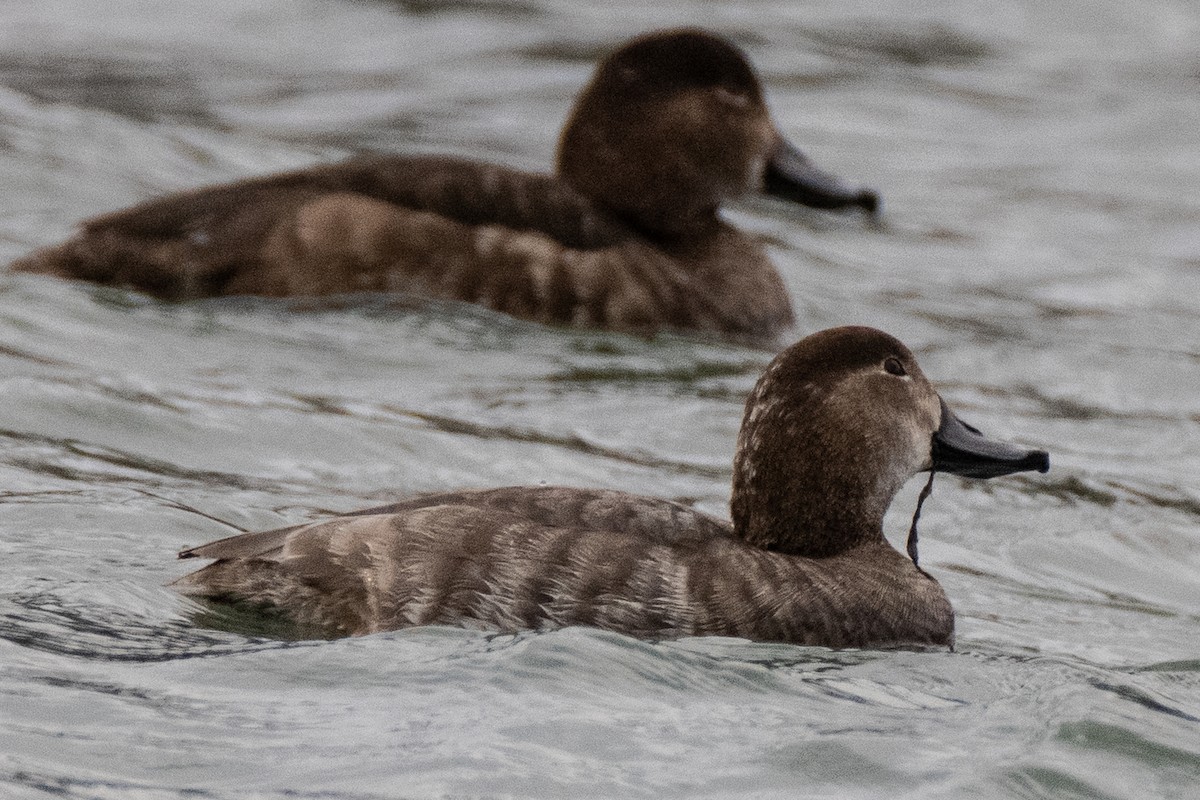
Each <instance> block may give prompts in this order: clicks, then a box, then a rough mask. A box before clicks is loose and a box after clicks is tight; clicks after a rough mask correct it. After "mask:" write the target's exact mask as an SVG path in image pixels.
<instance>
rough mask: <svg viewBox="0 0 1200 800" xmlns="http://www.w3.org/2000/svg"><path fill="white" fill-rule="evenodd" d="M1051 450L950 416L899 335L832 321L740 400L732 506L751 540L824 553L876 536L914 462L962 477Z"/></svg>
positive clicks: (1039, 457) (990, 473) (1006, 468)
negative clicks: (999, 437) (990, 434)
mask: <svg viewBox="0 0 1200 800" xmlns="http://www.w3.org/2000/svg"><path fill="white" fill-rule="evenodd" d="M1049 466H1050V462H1049V456H1048V455H1047V454H1046V452H1045V451H1042V450H1030V449H1027V448H1024V447H1019V446H1016V445H1012V444H1006V443H1003V442H996V441H993V440H990V439H988V438H986V437H984V436H983V435H982V434H981V433H980V432H979V431H978V430H976V429H975V428H972V427H971V426H969V425H967V424H966V423H964V422H962V421H961V420H959V419H958V417H957V416H955V415H954V413H953V412H952V411H951V410H950V408H949V407H948V406H947V405H946V403H945V402H944V401H943V400H942V399H941V397H939V396H938V393H937V392H936V391H935V390H934V388H933V386H932V385H931V384H930V383H929V381H928V379H927V378H926V377H925V374H924V373H923V372H922V371H921V368H920V366H919V365H918V364H917V361H916V359H915V358H914V357H913V354H912V352H911V351H909V349H908V348H907V347H905V346H904V345H903V344H902V343H901V342H899V341H898V340H897V339H895V338H893V337H892V336H889V335H888V334H886V333H883V332H881V331H877V330H874V329H872V328H863V327H845V328H832V329H830V330H826V331H821V332H820V333H816V334H813V335H812V336H808V337H806V338H804V339H802V340H800V341H799V342H797V343H796V344H794V345H792V346H791V347H789V348H788V349H786V350H784V351H783V352H782V353H780V354H779V355H778V356H777V357H776V358H775V359H774V360H773V361H772V362H771V364H770V365H769V366H768V367H767V369H766V371H765V372H764V373H763V375H762V377H761V378H760V379H759V381H758V383H757V385H756V386H755V388H754V390H753V391H752V392H751V394H750V397H749V399H748V400H747V402H746V412H745V416H744V418H743V421H742V429H741V433H740V434H739V437H738V451H737V456H736V458H735V461H734V477H733V498H732V501H731V511H732V514H733V522H734V528H735V529H736V531H737V533H738V535H740V536H741V537H743V538H744V539H746V540H747V541H748V542H750V543H752V544H754V545H756V546H760V547H765V548H767V549H770V550H776V551H780V552H789V553H794V554H796V555H806V556H814V557H820V556H828V555H833V554H835V553H838V552H842V551H844V550H847V549H850V548H851V547H854V546H856V545H858V544H861V543H863V542H866V541H869V540H879V539H881V538H882V536H883V515H884V513H885V512H886V511H887V508H888V506H889V505H890V504H891V502H892V498H893V497H895V495H896V493H897V492H898V491H899V490H900V487H901V486H903V485H904V483H905V482H906V481H908V479H909V478H911V477H912V476H913V475H915V474H916V473H918V472H922V471H926V470H930V469H933V470H936V471H938V472H949V473H953V474H955V475H962V476H965V477H971V478H993V477H997V476H1000V475H1008V474H1011V473H1014V472H1022V471H1026V470H1036V471H1038V472H1045V471H1046V470H1047V469H1049Z"/></svg>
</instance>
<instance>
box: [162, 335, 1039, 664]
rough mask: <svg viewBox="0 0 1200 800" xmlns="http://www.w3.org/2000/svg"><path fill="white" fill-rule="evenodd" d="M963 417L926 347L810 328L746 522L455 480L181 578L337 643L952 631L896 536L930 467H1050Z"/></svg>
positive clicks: (740, 493) (769, 392) (796, 350)
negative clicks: (357, 638)
mask: <svg viewBox="0 0 1200 800" xmlns="http://www.w3.org/2000/svg"><path fill="white" fill-rule="evenodd" d="M1048 468H1049V457H1048V456H1047V454H1046V453H1045V452H1043V451H1040V450H1028V449H1025V448H1022V447H1016V446H1012V445H1008V444H1002V443H997V442H993V441H990V440H988V439H986V438H984V437H983V436H982V435H981V434H980V433H979V432H978V431H976V430H975V429H973V428H971V427H969V426H967V425H965V424H963V423H962V422H960V421H959V420H958V418H957V417H955V416H954V414H953V413H951V411H950V410H949V409H948V408H947V407H946V404H945V403H944V402H942V400H941V399H940V398H939V396H938V394H937V392H936V391H935V390H934V389H933V387H932V386H931V385H930V384H929V381H928V380H926V378H925V376H924V375H923V374H922V372H921V368H920V367H919V366H918V365H917V362H916V360H915V359H914V358H913V355H912V353H911V352H909V350H908V349H907V348H906V347H905V346H904V345H903V344H901V343H900V342H899V341H897V340H896V339H894V338H892V337H891V336H888V335H887V334H885V333H882V332H880V331H877V330H873V329H871V328H857V327H850V328H835V329H831V330H827V331H823V332H821V333H817V334H813V335H812V336H809V337H807V338H805V339H803V340H801V341H800V342H798V343H796V344H794V345H792V346H791V347H789V348H788V349H787V350H785V351H784V352H783V353H781V354H780V355H779V356H778V357H777V358H776V359H775V360H774V361H773V362H772V363H771V364H770V366H769V367H768V368H767V370H766V372H765V373H764V374H763V376H762V378H761V379H760V380H759V381H758V384H757V386H756V387H755V388H754V390H753V392H752V393H751V394H750V397H749V399H748V400H747V402H746V411H745V417H744V419H743V422H742V430H741V434H740V435H739V437H738V443H737V454H736V457H735V459H734V467H733V497H732V501H731V510H732V516H733V521H732V524H730V523H729V522H727V521H725V520H721V519H717V518H714V517H710V516H708V515H706V514H702V513H700V512H698V511H694V510H692V509H690V508H687V507H686V506H682V505H679V504H677V503H674V502H671V501H668V500H662V499H658V498H653V497H640V496H636V495H630V494H625V493H623V492H616V491H603V490H596V489H572V488H565V487H509V488H503V489H484V490H478V491H461V492H448V493H442V494H433V495H426V496H422V497H417V498H414V499H412V500H408V501H406V502H402V503H397V504H394V505H389V506H384V507H381V508H374V509H369V510H366V511H360V512H356V513H354V514H349V515H345V516H341V517H337V518H334V519H331V520H328V521H324V522H315V523H312V524H308V525H297V526H294V527H290V528H283V529H279V530H273V531H265V532H261V533H248V534H243V535H239V536H234V537H231V538H228V539H222V540H220V541H216V542H212V543H211V544H206V545H203V546H201V547H195V548H191V549H189V550H185V551H183V552H182V553H181V554H180V557H181V558H194V557H199V558H213V559H216V561H215V562H214V563H212V564H209V565H208V566H206V567H204V568H203V569H200V570H199V571H197V572H193V573H191V574H189V575H185V576H183V577H182V578H180V579H178V580H177V581H175V582H174V583H173V584H172V585H173V586H174V587H175V588H177V589H178V590H179V591H181V592H184V593H186V594H189V595H194V596H199V597H203V598H209V599H212V600H216V601H226V602H234V603H244V604H250V605H261V606H265V607H270V608H272V609H274V611H275V612H277V613H280V614H282V615H283V616H284V617H285V618H287V619H289V620H291V621H292V622H295V623H297V624H299V625H301V626H304V627H306V628H308V629H310V630H313V631H316V632H319V633H321V634H324V635H331V636H342V635H360V634H368V633H374V632H377V631H386V630H393V629H397V628H406V627H410V626H416V625H459V626H464V627H471V628H481V629H487V630H497V631H517V630H522V629H552V628H561V627H564V626H568V625H587V626H594V627H597V628H605V629H608V630H613V631H620V632H623V633H627V634H630V635H633V636H640V637H649V638H662V637H678V636H703V635H721V636H738V637H744V638H747V639H755V640H763V641H782V642H795V643H800V644H814V645H827V646H831V647H852V646H853V647H865V646H881V645H949V644H952V642H953V636H954V612H953V610H952V609H951V607H950V603H949V601H948V600H947V599H946V595H945V593H944V592H943V591H942V588H941V586H939V585H938V583H937V581H936V580H934V579H933V578H932V577H931V576H930V575H928V574H927V573H926V572H924V571H923V570H921V569H918V568H917V566H916V565H915V564H914V563H913V561H911V560H910V559H909V558H907V557H905V556H904V555H902V554H901V553H899V552H898V551H896V550H895V549H894V548H892V546H891V545H890V544H888V542H887V540H886V539H885V538H884V535H883V516H884V512H886V511H887V508H888V506H889V505H890V504H891V502H892V498H893V497H894V496H895V494H896V492H897V491H898V490H899V489H900V487H901V486H903V485H904V484H905V482H907V481H908V479H909V478H911V477H913V476H914V475H916V474H917V473H918V472H921V471H925V470H930V469H933V470H936V471H939V472H950V473H953V474H956V475H964V476H968V477H972V478H991V477H995V476H999V475H1007V474H1010V473H1014V472H1020V471H1024V470H1037V471H1039V472H1045V471H1046V470H1047V469H1048Z"/></svg>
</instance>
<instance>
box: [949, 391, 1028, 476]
mask: <svg viewBox="0 0 1200 800" xmlns="http://www.w3.org/2000/svg"><path fill="white" fill-rule="evenodd" d="M941 402H942V424H941V427H939V428H938V429H937V433H935V434H934V435H933V468H934V470H936V471H937V472H950V473H953V474H954V475H962V476H963V477H966V478H995V477H998V476H1000V475H1011V474H1012V473H1014V472H1026V471H1029V470H1035V471H1037V472H1046V471H1047V470H1049V469H1050V455H1049V454H1048V453H1047V452H1046V451H1045V450H1028V449H1026V448H1024V447H1017V446H1016V445H1012V444H1006V443H1005V442H996V441H992V440H991V439H989V438H987V437H986V436H984V435H983V434H982V433H980V432H979V431H978V430H976V429H975V428H972V427H971V426H970V425H968V424H966V423H965V422H963V421H962V420H961V419H959V418H958V417H956V416H954V412H953V411H951V410H950V409H949V407H947V406H946V401H945V400H942V401H941Z"/></svg>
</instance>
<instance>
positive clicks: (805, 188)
mask: <svg viewBox="0 0 1200 800" xmlns="http://www.w3.org/2000/svg"><path fill="white" fill-rule="evenodd" d="M763 191H765V192H766V193H767V194H770V195H774V196H776V197H781V198H783V199H784V200H791V201H792V202H794V203H801V204H803V205H806V206H812V207H813V208H846V207H848V206H858V207H860V208H862V209H863V210H864V211H866V212H867V213H868V214H871V215H875V214H877V213H878V211H879V195H878V194H876V193H875V192H874V191H872V190H871V189H864V188H862V187H860V186H848V185H847V184H846V183H844V182H843V181H842V180H841V179H840V178H838V177H836V176H834V175H830V174H829V173H828V172H824V171H822V170H820V169H817V167H815V166H814V165H813V163H812V162H811V161H809V159H808V156H806V155H804V153H802V152H800V150H799V149H797V148H796V146H795V145H793V144H792V143H791V142H789V141H788V140H787V139H784V138H783V137H782V136H780V137H779V144H778V145H776V147H775V152H774V153H772V154H771V158H770V160H769V161H768V162H767V170H766V174H765V175H764V176H763Z"/></svg>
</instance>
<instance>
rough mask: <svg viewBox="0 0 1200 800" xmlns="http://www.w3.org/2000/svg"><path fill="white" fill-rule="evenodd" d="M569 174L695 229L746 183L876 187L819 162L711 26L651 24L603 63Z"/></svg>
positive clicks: (864, 200)
mask: <svg viewBox="0 0 1200 800" xmlns="http://www.w3.org/2000/svg"><path fill="white" fill-rule="evenodd" d="M558 171H559V174H560V176H561V177H562V178H563V179H564V180H566V181H567V182H568V183H570V184H571V185H572V186H573V187H574V188H575V189H576V190H577V191H579V192H581V193H582V194H584V195H586V196H588V197H590V198H592V199H593V200H596V201H598V202H599V203H600V204H602V205H604V206H605V207H607V208H609V209H610V210H612V211H613V212H614V213H616V214H617V215H618V216H620V217H622V218H623V219H625V220H626V221H628V222H629V223H630V224H631V225H633V226H634V227H636V228H639V229H642V230H646V231H651V232H654V233H659V234H662V235H666V236H685V235H688V234H693V233H695V232H696V231H700V230H703V229H705V228H706V227H709V226H711V225H712V224H713V222H714V219H715V215H716V211H717V208H718V207H719V206H720V205H721V203H722V202H724V201H725V200H727V199H729V198H731V197H736V196H738V195H741V194H743V193H745V192H748V191H756V190H757V191H765V192H768V193H770V194H774V195H778V196H780V197H783V198H786V199H789V200H792V201H794V202H798V203H803V204H805V205H809V206H814V207H817V208H843V207H848V206H858V207H861V208H863V209H866V210H867V211H868V212H870V213H874V212H875V210H876V209H877V207H878V204H879V198H878V196H877V195H876V194H875V193H874V192H872V191H870V190H867V189H862V188H859V187H852V186H848V185H846V184H844V183H842V182H841V181H840V180H838V179H837V178H835V177H834V176H832V175H829V174H828V173H825V172H822V171H821V170H819V169H817V168H816V167H815V166H814V165H813V164H812V163H811V162H810V161H809V160H808V159H807V158H806V157H805V156H804V154H803V153H801V152H800V151H799V150H798V149H797V148H796V147H794V146H793V145H792V144H791V143H789V142H788V141H787V140H786V139H785V138H784V137H783V136H782V135H781V134H780V133H779V131H778V130H777V128H776V127H775V124H774V123H773V122H772V121H771V116H770V113H769V112H768V110H767V106H766V103H765V102H764V100H763V92H762V86H761V85H760V83H759V81H758V77H757V76H756V75H755V73H754V69H753V68H752V67H751V66H750V62H749V61H748V60H747V59H746V56H745V55H744V54H743V53H742V52H741V51H740V50H738V49H737V48H736V47H734V46H733V45H731V44H730V43H729V42H727V41H725V40H724V39H721V38H719V37H717V36H714V35H712V34H710V33H706V32H704V31H701V30H693V29H680V30H668V31H659V32H655V33H650V34H647V35H645V36H641V37H639V38H636V39H634V40H633V41H631V42H629V43H628V44H626V45H625V46H623V47H621V48H620V49H619V50H617V51H616V52H614V53H613V54H612V55H610V56H609V57H608V58H606V59H605V60H604V61H603V62H601V64H600V66H599V67H598V68H597V69H596V73H595V75H594V76H593V77H592V80H591V82H590V83H589V84H588V85H587V86H586V87H585V88H584V90H583V92H582V93H581V94H580V96H579V98H578V100H577V101H576V103H575V107H574V109H573V110H572V112H571V115H570V118H569V119H568V121H567V125H566V127H565V128H564V130H563V134H562V138H561V140H560V142H559V149H558Z"/></svg>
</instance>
